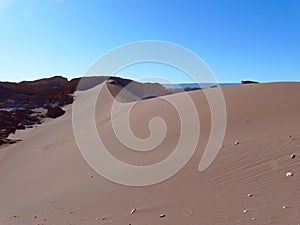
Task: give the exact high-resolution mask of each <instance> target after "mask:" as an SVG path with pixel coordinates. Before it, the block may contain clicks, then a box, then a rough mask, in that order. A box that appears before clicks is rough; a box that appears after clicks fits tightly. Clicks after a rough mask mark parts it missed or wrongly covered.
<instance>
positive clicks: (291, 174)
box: [285, 172, 294, 177]
mask: <svg viewBox="0 0 300 225" xmlns="http://www.w3.org/2000/svg"><path fill="white" fill-rule="evenodd" d="M285 176H287V177H291V176H294V174H293V173H292V172H287V173H286V174H285Z"/></svg>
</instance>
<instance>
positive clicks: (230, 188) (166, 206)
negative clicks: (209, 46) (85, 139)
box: [0, 83, 300, 225]
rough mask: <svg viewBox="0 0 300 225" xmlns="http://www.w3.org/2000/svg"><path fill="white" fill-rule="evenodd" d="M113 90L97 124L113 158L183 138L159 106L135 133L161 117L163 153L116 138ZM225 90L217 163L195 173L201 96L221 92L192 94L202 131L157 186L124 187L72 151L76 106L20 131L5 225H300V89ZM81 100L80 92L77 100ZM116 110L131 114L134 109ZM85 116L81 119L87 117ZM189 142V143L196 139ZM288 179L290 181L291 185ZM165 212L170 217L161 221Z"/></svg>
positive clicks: (2, 193)
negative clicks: (180, 164)
mask: <svg viewBox="0 0 300 225" xmlns="http://www.w3.org/2000/svg"><path fill="white" fill-rule="evenodd" d="M111 85H112V84H109V85H108V86H106V89H105V91H104V93H103V94H102V97H101V98H99V99H98V104H97V107H96V116H95V121H96V127H97V129H98V132H99V136H100V137H101V138H102V140H103V142H104V144H105V146H106V147H107V148H109V149H110V150H111V154H112V155H114V156H115V157H117V158H120V159H122V160H124V161H125V162H128V163H132V164H137V165H148V164H153V163H155V162H159V161H160V160H162V159H164V158H166V157H167V156H168V155H169V154H170V153H171V152H172V150H173V149H174V146H175V145H176V144H177V142H178V139H179V135H180V121H179V117H178V113H177V112H176V110H175V109H174V108H173V107H172V106H171V105H170V104H169V103H167V102H166V101H165V100H164V99H162V98H154V99H147V100H143V101H139V102H138V103H136V104H135V106H134V107H133V109H132V112H131V114H130V125H131V127H132V131H133V132H134V133H135V134H136V135H137V136H138V137H140V138H146V137H148V136H149V134H150V133H149V130H148V123H149V121H150V119H151V118H153V117H155V116H159V117H161V118H163V119H164V120H165V123H166V125H167V126H168V130H167V133H166V138H165V139H164V140H163V142H162V143H161V145H159V146H158V147H157V148H155V150H154V151H150V152H147V153H137V152H136V151H132V150H130V149H128V148H126V147H124V146H123V145H122V144H120V143H119V142H118V140H117V138H116V137H115V136H114V133H113V129H112V123H111V120H110V108H111V106H112V104H113V101H114V98H113V96H114V93H113V94H111V92H114V90H115V91H117V92H118V91H119V90H118V89H117V88H116V87H115V86H111ZM222 90H223V93H224V97H225V101H226V110H227V128H226V133H225V138H224V141H223V145H222V148H221V151H220V152H219V154H218V155H217V157H216V159H215V160H214V161H213V163H212V164H211V165H210V167H209V168H208V169H207V170H205V171H204V172H199V171H198V165H199V161H200V160H201V157H202V155H203V151H204V149H205V146H206V144H207V141H208V140H207V139H208V136H209V133H210V128H211V122H210V119H211V117H210V109H209V105H208V102H207V100H206V98H205V93H204V92H213V91H215V90H214V89H213V88H212V89H207V90H197V91H191V92H189V95H190V97H191V98H192V99H193V101H194V103H195V106H196V108H197V112H198V115H199V120H200V124H201V132H200V137H199V143H198V145H197V148H196V151H195V153H194V155H193V157H192V159H191V160H190V161H189V162H188V164H187V165H186V166H185V167H184V168H183V169H182V170H181V171H180V172H179V173H177V174H176V175H175V176H174V177H172V178H170V179H168V180H167V181H165V182H162V183H159V184H156V185H152V186H146V187H129V186H123V185H119V184H115V183H112V182H110V181H108V180H107V179H105V178H103V177H102V176H100V175H98V174H97V173H95V172H94V171H93V170H92V169H91V168H90V167H89V166H88V164H87V163H86V162H85V160H84V159H83V157H82V155H81V153H80V151H79V149H78V147H77V145H76V142H75V138H74V134H73V130H72V106H71V105H69V106H66V107H65V108H64V109H65V110H66V113H65V115H64V116H62V117H60V118H58V119H55V120H50V119H49V121H48V122H46V123H44V124H42V125H40V126H38V127H36V128H33V129H28V130H25V131H23V130H22V131H17V133H16V134H15V136H14V138H18V139H22V141H21V142H19V143H16V144H13V145H10V146H3V147H1V148H0V224H1V225H2V224H3V225H27V224H45V225H46V224H55V225H62V224H74V225H80V224H82V225H90V224H91V225H93V224H116V225H117V224H133V225H134V224H142V225H143V224H173V225H176V224H178V225H182V224H210V225H214V224H216V225H218V224H298V223H300V197H299V196H300V195H299V194H300V189H299V185H300V180H299V178H298V176H300V148H299V147H300V120H299V115H300V105H299V97H300V84H299V83H269V84H249V85H237V86H230V87H223V88H222ZM84 93H85V92H84V91H83V92H81V93H80V92H78V93H77V97H76V98H77V99H78V98H83V97H84ZM183 94H184V93H178V94H174V95H169V96H165V97H164V98H166V99H168V98H169V99H172V98H180V97H181V95H183ZM123 97H124V96H123ZM124 98H125V99H123V100H126V98H127V97H124ZM75 101H77V100H75ZM123 102H124V101H123ZM120 104H125V106H124V107H125V108H126V107H127V106H128V105H127V106H126V104H132V103H120ZM85 110H86V109H85V108H82V112H80V113H82V115H83V116H84V114H85ZM120 113H122V111H120ZM184 135H186V136H187V137H191V138H192V137H193V133H192V132H190V133H188V132H187V133H186V134H184ZM236 141H238V144H235V142H236ZM291 154H295V156H296V157H295V158H293V159H292V158H291ZM286 172H292V173H293V174H294V176H291V177H287V176H286ZM248 194H250V195H251V196H248ZM132 209H136V211H135V212H134V214H131V210H132ZM161 214H164V215H165V216H164V217H162V218H160V215H161Z"/></svg>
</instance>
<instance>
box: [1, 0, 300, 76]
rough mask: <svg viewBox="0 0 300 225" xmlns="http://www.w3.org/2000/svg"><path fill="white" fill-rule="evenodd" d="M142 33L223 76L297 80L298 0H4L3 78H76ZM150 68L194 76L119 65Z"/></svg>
mask: <svg viewBox="0 0 300 225" xmlns="http://www.w3.org/2000/svg"><path fill="white" fill-rule="evenodd" d="M140 40H164V41H170V42H174V43H176V44H179V45H182V46H184V47H186V48H188V49H190V50H192V51H193V52H195V53H196V54H197V55H198V56H200V57H201V58H202V59H203V60H204V61H205V63H206V64H207V65H208V66H209V67H210V69H211V70H212V71H213V72H214V74H215V76H216V79H217V80H218V81H219V82H239V81H240V80H242V79H253V80H258V81H300V0H276V1H274V0H244V1H241V0H198V1H197V0H195V1H188V0H147V1H146V0H127V1H124V0H95V1H93V0H76V1H74V0H73V1H71V0H0V68H1V69H0V80H10V81H20V80H32V79H36V78H40V77H49V76H53V75H64V76H67V77H68V78H73V77H78V76H80V75H82V74H84V73H85V72H86V70H87V68H88V67H89V66H90V65H91V64H92V63H93V62H94V61H95V60H96V59H97V58H99V57H100V56H101V55H103V54H104V53H106V52H107V51H109V50H110V49H112V48H115V47H117V46H119V45H122V44H125V43H128V42H133V41H140ZM149 74H154V75H161V76H165V77H166V78H168V79H170V80H173V81H174V82H189V80H188V79H187V76H185V75H183V74H180V72H178V71H177V72H176V71H175V70H174V69H173V68H171V69H170V68H166V67H162V66H161V65H159V66H157V65H156V66H155V65H152V67H151V68H149V65H148V66H137V67H135V68H131V69H130V68H127V69H125V70H124V71H121V72H120V75H122V76H127V77H129V78H133V79H139V78H141V77H142V76H144V75H146V76H147V75H149Z"/></svg>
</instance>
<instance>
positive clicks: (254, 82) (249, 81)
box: [241, 80, 258, 84]
mask: <svg viewBox="0 0 300 225" xmlns="http://www.w3.org/2000/svg"><path fill="white" fill-rule="evenodd" d="M241 84H258V82H257V81H252V80H242V81H241Z"/></svg>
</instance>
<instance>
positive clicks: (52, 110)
mask: <svg viewBox="0 0 300 225" xmlns="http://www.w3.org/2000/svg"><path fill="white" fill-rule="evenodd" d="M47 110H48V111H47V114H46V115H47V116H48V117H50V118H52V119H55V118H57V117H60V116H62V115H64V114H65V111H64V110H63V109H62V108H60V107H58V106H55V107H52V106H48V107H47Z"/></svg>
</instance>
